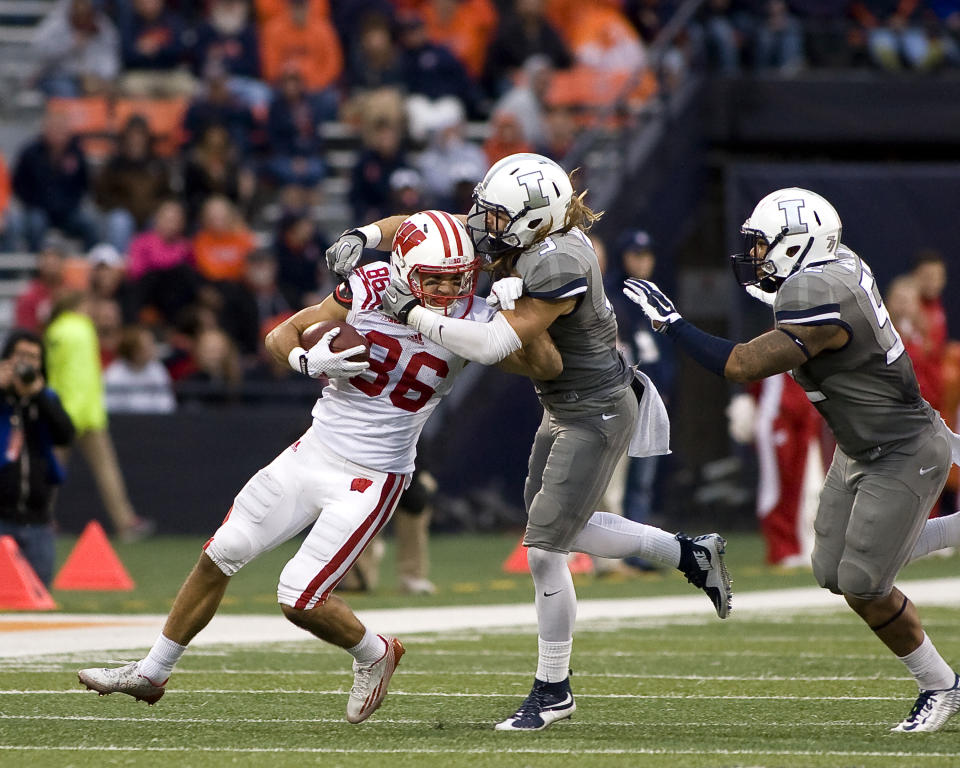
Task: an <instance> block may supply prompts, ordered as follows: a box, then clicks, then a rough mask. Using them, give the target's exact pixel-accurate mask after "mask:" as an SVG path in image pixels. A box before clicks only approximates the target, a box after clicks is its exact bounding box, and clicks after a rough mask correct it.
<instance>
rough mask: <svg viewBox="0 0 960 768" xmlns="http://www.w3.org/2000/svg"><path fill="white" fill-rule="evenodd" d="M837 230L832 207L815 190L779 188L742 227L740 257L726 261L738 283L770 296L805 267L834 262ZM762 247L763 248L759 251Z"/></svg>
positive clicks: (835, 213) (838, 234)
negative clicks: (754, 287) (760, 288)
mask: <svg viewBox="0 0 960 768" xmlns="http://www.w3.org/2000/svg"><path fill="white" fill-rule="evenodd" d="M841 229H842V227H841V224H840V217H839V216H838V215H837V212H836V211H835V210H834V208H833V206H832V205H830V203H828V202H827V201H826V200H825V199H824V198H822V197H821V196H820V195H818V194H817V193H816V192H811V191H810V190H808V189H800V188H799V187H788V188H787V189H778V190H777V191H776V192H771V193H770V194H769V195H767V196H766V197H765V198H763V200H761V201H760V202H759V203H757V207H756V208H754V209H753V213H751V214H750V217H749V218H748V219H747V220H746V221H745V222H743V226H742V227H740V231H741V232H742V233H743V235H744V237H745V243H744V249H743V253H737V254H734V255H733V256H731V257H730V258H731V259H732V262H733V271H734V274H735V275H736V276H737V280H738V281H739V282H740V284H741V285H757V284H759V285H760V286H761V287H762V288H764V289H767V290H770V291H771V292H772V291H773V290H776V289H777V288H778V287H779V286H780V284H781V283H782V282H783V281H784V280H786V279H787V278H788V277H790V275H792V274H793V273H795V272H797V271H798V270H800V269H802V268H803V267H807V266H810V265H811V264H819V263H821V262H824V261H830V260H832V259H835V258H836V255H837V247H838V246H839V245H840V233H841ZM761 244H762V245H763V246H765V249H759V250H758V249H757V246H758V245H761ZM761 251H765V252H763V253H761Z"/></svg>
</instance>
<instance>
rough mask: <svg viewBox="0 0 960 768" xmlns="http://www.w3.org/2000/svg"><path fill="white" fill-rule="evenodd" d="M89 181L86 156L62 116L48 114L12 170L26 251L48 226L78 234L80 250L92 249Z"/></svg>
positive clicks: (37, 243) (93, 232)
mask: <svg viewBox="0 0 960 768" xmlns="http://www.w3.org/2000/svg"><path fill="white" fill-rule="evenodd" d="M89 183H90V180H89V175H88V171H87V159H86V156H85V155H84V153H83V149H82V148H81V146H80V142H79V141H78V140H77V138H76V137H75V136H74V135H73V134H72V132H71V130H70V124H69V122H68V121H67V117H66V116H65V115H62V114H57V113H48V114H47V115H46V117H45V118H44V121H43V133H42V134H41V135H40V136H39V137H37V139H35V140H34V141H32V142H31V143H30V144H28V145H27V146H26V147H25V148H24V149H23V151H22V152H21V153H20V156H19V157H18V158H17V162H16V166H15V168H14V171H13V191H14V193H15V194H16V195H17V197H18V198H19V199H20V202H21V203H23V206H24V217H25V226H26V237H27V247H29V248H30V250H32V251H39V250H40V248H41V246H42V244H43V241H44V238H45V237H46V234H47V230H48V229H49V228H50V227H56V228H57V229H59V230H61V231H62V232H63V233H64V234H66V235H69V236H71V237H77V238H80V239H81V240H82V241H83V247H84V248H91V247H93V245H94V244H95V243H96V242H97V226H96V222H95V221H94V218H93V216H92V215H91V214H90V213H89V212H88V211H86V210H84V207H83V204H84V199H85V197H86V195H87V192H88V191H89Z"/></svg>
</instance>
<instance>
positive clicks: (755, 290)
mask: <svg viewBox="0 0 960 768" xmlns="http://www.w3.org/2000/svg"><path fill="white" fill-rule="evenodd" d="M744 290H745V291H746V292H747V293H748V294H749V295H750V296H752V297H753V298H755V299H756V300H757V301H762V302H763V303H764V304H766V305H767V306H768V307H772V306H773V304H774V302H775V301H776V300H777V294H776V293H767V292H766V291H765V290H763V289H762V288H761V287H760V286H759V285H745V286H744Z"/></svg>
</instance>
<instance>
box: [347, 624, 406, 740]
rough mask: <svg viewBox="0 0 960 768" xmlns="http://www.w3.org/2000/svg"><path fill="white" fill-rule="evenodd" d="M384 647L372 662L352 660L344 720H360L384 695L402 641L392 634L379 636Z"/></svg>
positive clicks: (397, 658)
mask: <svg viewBox="0 0 960 768" xmlns="http://www.w3.org/2000/svg"><path fill="white" fill-rule="evenodd" d="M379 637H380V638H382V639H383V641H384V642H385V643H386V644H387V650H386V652H385V653H384V654H383V656H381V657H380V659H379V660H378V661H375V662H373V663H372V664H358V663H357V662H356V661H354V662H353V687H352V688H351V689H350V698H349V699H347V722H350V723H362V722H363V721H364V720H366V719H367V718H368V717H370V715H372V714H373V713H374V712H376V711H377V708H378V707H379V706H380V705H381V704H382V703H383V699H384V697H386V695H387V686H388V685H390V678H391V677H393V672H394V670H395V669H396V668H397V664H399V663H400V657H401V656H403V654H404V648H403V644H402V643H401V642H400V641H399V640H398V639H397V638H395V637H384V636H383V635H380V636H379Z"/></svg>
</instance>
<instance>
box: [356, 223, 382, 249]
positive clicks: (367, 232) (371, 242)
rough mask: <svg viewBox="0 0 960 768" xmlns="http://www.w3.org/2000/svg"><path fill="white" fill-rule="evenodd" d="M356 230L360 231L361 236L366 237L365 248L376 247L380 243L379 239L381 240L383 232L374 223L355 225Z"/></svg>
mask: <svg viewBox="0 0 960 768" xmlns="http://www.w3.org/2000/svg"><path fill="white" fill-rule="evenodd" d="M357 232H362V233H363V236H364V237H365V238H367V244H366V246H365V247H366V248H376V247H377V246H378V245H380V241H381V240H383V232H381V231H380V227H378V226H377V225H376V224H367V225H366V226H363V227H357Z"/></svg>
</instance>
